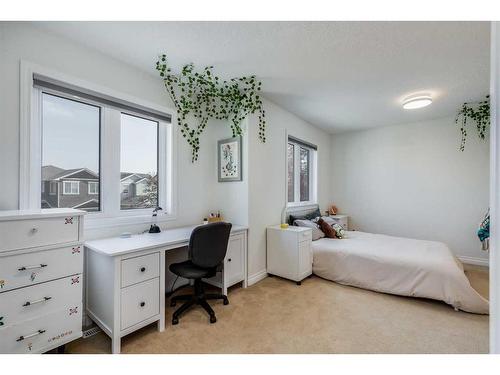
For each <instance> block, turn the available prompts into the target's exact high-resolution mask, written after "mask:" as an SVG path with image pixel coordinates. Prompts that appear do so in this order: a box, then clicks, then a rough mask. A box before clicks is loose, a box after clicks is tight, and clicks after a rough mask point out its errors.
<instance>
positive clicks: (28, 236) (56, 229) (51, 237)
mask: <svg viewBox="0 0 500 375" xmlns="http://www.w3.org/2000/svg"><path fill="white" fill-rule="evenodd" d="M79 220H80V219H79V217H78V216H68V217H53V218H47V219H29V220H14V221H0V238H1V239H2V241H0V252H2V251H12V250H19V249H25V248H32V247H38V246H46V245H53V244H63V243H70V242H78V240H79V238H78V227H79V225H78V223H79Z"/></svg>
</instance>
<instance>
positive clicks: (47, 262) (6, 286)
mask: <svg viewBox="0 0 500 375" xmlns="http://www.w3.org/2000/svg"><path fill="white" fill-rule="evenodd" d="M82 272H83V246H69V247H64V248H61V249H54V250H46V251H37V252H33V253H26V254H20V255H11V256H7V257H0V292H5V291H8V290H12V289H16V288H21V287H24V286H29V285H34V284H39V283H43V282H45V281H51V280H54V279H59V278H63V277H67V276H71V275H77V274H81V273H82ZM78 282H81V277H79V280H78Z"/></svg>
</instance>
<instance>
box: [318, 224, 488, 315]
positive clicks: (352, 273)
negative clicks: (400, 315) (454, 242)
mask: <svg viewBox="0 0 500 375" xmlns="http://www.w3.org/2000/svg"><path fill="white" fill-rule="evenodd" d="M312 248H313V254H314V260H313V273H314V274H316V275H318V276H320V277H322V278H325V279H328V280H332V281H335V282H337V283H340V284H344V285H352V286H356V287H360V288H364V289H370V290H374V291H378V292H383V293H391V294H397V295H402V296H411V297H421V298H431V299H435V300H441V301H444V302H446V303H447V304H449V305H451V306H453V307H454V308H455V309H459V310H463V311H467V312H471V313H478V314H488V312H489V302H488V300H487V299H485V298H483V297H482V296H481V295H480V294H479V293H478V292H477V291H476V290H474V288H472V286H471V285H470V282H469V279H468V278H467V276H466V275H465V273H464V270H463V267H462V264H461V263H460V261H459V260H458V259H457V258H456V257H455V256H454V255H453V253H452V252H451V251H450V249H449V248H448V246H446V245H445V244H444V243H441V242H435V241H423V240H415V239H409V238H401V237H393V236H386V235H382V234H372V233H364V232H358V231H348V232H346V238H344V239H331V238H322V239H319V240H317V241H313V243H312Z"/></svg>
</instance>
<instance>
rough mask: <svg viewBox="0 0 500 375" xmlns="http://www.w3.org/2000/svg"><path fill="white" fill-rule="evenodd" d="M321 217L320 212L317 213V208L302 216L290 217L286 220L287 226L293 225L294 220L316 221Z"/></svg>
mask: <svg viewBox="0 0 500 375" xmlns="http://www.w3.org/2000/svg"><path fill="white" fill-rule="evenodd" d="M319 216H321V212H320V211H319V208H317V209H316V210H315V211H313V212H311V213H308V214H304V215H290V217H289V219H288V224H290V225H293V223H294V222H295V220H312V219H316V218H317V217H319Z"/></svg>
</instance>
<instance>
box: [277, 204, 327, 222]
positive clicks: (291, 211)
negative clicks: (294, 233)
mask: <svg viewBox="0 0 500 375" xmlns="http://www.w3.org/2000/svg"><path fill="white" fill-rule="evenodd" d="M317 209H319V205H317V204H315V205H314V206H307V208H303V207H288V208H287V210H286V213H285V220H286V222H287V223H288V224H290V225H293V223H290V215H306V214H309V213H311V212H314V211H316V210H317ZM320 212H321V210H320Z"/></svg>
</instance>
